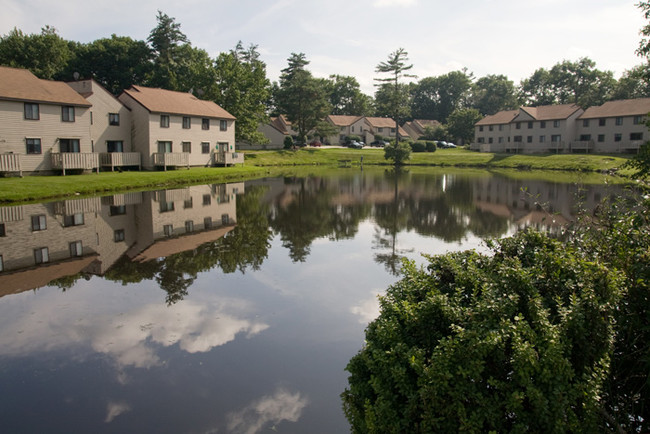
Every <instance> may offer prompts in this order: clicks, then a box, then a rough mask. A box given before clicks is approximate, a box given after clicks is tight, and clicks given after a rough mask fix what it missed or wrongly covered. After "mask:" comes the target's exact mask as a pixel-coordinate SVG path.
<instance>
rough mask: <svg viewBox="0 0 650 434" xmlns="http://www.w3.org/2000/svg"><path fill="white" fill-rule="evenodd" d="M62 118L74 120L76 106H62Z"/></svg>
mask: <svg viewBox="0 0 650 434" xmlns="http://www.w3.org/2000/svg"><path fill="white" fill-rule="evenodd" d="M61 120H62V121H63V122H74V107H72V106H71V105H64V106H63V107H61Z"/></svg>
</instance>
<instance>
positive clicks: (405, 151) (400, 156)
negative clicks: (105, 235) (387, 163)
mask: <svg viewBox="0 0 650 434" xmlns="http://www.w3.org/2000/svg"><path fill="white" fill-rule="evenodd" d="M384 158H385V159H386V160H392V161H393V164H394V165H395V166H400V165H402V164H404V162H405V161H407V160H408V159H409V158H411V145H409V143H408V142H406V141H400V142H398V143H397V144H395V142H394V141H393V142H391V143H390V144H388V145H386V146H384Z"/></svg>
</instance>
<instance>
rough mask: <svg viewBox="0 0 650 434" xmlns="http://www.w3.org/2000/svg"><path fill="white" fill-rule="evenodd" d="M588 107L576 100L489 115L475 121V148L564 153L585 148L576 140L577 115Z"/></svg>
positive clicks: (489, 150) (508, 151) (493, 150)
mask: <svg viewBox="0 0 650 434" xmlns="http://www.w3.org/2000/svg"><path fill="white" fill-rule="evenodd" d="M582 113H584V110H583V109H582V108H580V107H578V106H577V105H575V104H563V105H548V106H540V107H521V108H520V109H519V110H514V111H513V110H507V111H502V112H499V113H497V114H495V115H492V116H486V117H485V118H483V119H481V120H480V121H478V122H477V123H476V124H475V125H474V129H475V131H474V133H475V134H474V137H475V139H474V140H475V142H474V144H473V145H472V146H471V148H472V149H477V150H481V151H484V152H507V153H549V152H554V153H562V152H580V151H584V148H583V147H582V145H581V144H579V143H576V142H575V141H574V137H575V134H576V128H577V119H578V117H579V116H580V115H581V114H582Z"/></svg>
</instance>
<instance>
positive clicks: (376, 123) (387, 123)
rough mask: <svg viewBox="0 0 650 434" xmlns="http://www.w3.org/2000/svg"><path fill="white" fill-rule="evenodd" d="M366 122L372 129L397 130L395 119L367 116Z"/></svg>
mask: <svg viewBox="0 0 650 434" xmlns="http://www.w3.org/2000/svg"><path fill="white" fill-rule="evenodd" d="M366 120H367V121H368V123H369V124H370V126H371V127H375V128H395V119H393V118H377V117H371V116H366Z"/></svg>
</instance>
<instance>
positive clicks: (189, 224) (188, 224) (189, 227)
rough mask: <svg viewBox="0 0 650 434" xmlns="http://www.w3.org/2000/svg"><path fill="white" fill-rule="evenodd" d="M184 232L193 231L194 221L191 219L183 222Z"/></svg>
mask: <svg viewBox="0 0 650 434" xmlns="http://www.w3.org/2000/svg"><path fill="white" fill-rule="evenodd" d="M185 232H194V222H193V221H192V220H188V221H186V222H185Z"/></svg>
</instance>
